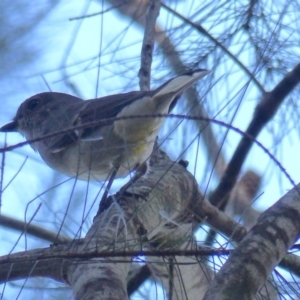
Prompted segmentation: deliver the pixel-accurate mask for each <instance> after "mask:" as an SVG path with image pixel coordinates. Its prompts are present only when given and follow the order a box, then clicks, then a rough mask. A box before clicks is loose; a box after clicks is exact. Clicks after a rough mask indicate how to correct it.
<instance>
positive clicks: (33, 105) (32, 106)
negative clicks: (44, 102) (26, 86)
mask: <svg viewBox="0 0 300 300" xmlns="http://www.w3.org/2000/svg"><path fill="white" fill-rule="evenodd" d="M39 103H40V101H39V100H38V99H32V100H30V101H29V103H28V104H27V109H28V110H34V109H35V108H36V107H37V106H38V105H39Z"/></svg>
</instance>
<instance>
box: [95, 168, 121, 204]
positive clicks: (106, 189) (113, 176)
mask: <svg viewBox="0 0 300 300" xmlns="http://www.w3.org/2000/svg"><path fill="white" fill-rule="evenodd" d="M119 169H120V164H119V163H118V164H117V165H115V166H114V168H113V170H112V172H111V174H110V175H109V179H108V183H107V185H106V187H105V191H104V193H103V195H102V198H101V202H102V201H105V200H106V198H107V196H108V193H109V190H110V188H111V186H112V184H113V182H114V180H115V178H116V175H117V173H118V171H119ZM101 202H100V203H101Z"/></svg>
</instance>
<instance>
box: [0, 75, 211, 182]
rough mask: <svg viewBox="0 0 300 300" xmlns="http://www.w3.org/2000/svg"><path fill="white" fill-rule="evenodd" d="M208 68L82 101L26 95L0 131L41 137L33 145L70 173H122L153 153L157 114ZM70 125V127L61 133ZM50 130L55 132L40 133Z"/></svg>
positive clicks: (92, 176)
mask: <svg viewBox="0 0 300 300" xmlns="http://www.w3.org/2000/svg"><path fill="white" fill-rule="evenodd" d="M209 72H210V71H208V70H204V69H198V70H195V71H192V72H189V73H186V74H183V75H181V76H178V77H175V78H173V79H170V80H169V81H167V82H166V83H164V84H163V85H161V86H160V87H158V88H157V89H155V90H152V91H134V92H129V93H124V94H116V95H110V96H105V97H102V98H97V99H91V100H86V101H84V100H82V99H80V98H77V97H75V96H72V95H68V94H64V93H56V92H45V93H40V94H37V95H35V96H32V97H30V98H29V99H27V100H25V101H24V102H23V103H22V104H21V105H20V107H19V109H18V111H17V114H16V116H15V117H14V119H13V121H12V122H10V123H8V124H6V125H4V126H3V127H1V128H0V131H1V132H19V133H20V134H22V135H23V136H24V137H25V138H26V139H27V141H29V142H30V141H31V140H33V139H36V138H41V139H40V140H39V141H36V142H32V143H30V145H31V147H32V148H33V149H34V150H35V151H38V152H39V154H40V155H41V157H42V158H43V160H44V161H45V162H46V164H48V165H49V166H50V167H51V168H53V169H55V170H57V171H59V172H61V173H64V174H66V175H68V176H71V177H73V176H77V177H78V178H79V179H83V180H99V181H104V180H107V179H108V177H109V176H110V174H111V173H112V172H113V171H114V172H115V177H116V178H117V177H123V176H126V175H128V174H129V172H131V171H132V170H135V169H136V168H137V167H138V166H140V165H141V164H142V163H143V162H145V160H147V158H148V157H149V156H150V155H151V152H152V150H153V145H154V142H155V139H156V136H157V134H158V131H159V129H160V128H161V126H162V124H163V122H164V118H161V117H160V118H159V117H155V115H157V114H167V113H168V112H169V111H170V110H171V109H172V108H173V107H174V105H175V104H176V101H177V100H178V98H179V97H180V95H181V94H182V92H183V91H184V90H185V89H187V88H188V87H190V86H191V85H192V84H193V83H194V82H195V81H197V80H199V79H200V78H202V77H204V76H206V75H207V74H208V73H209ZM143 115H148V117H144V118H143V117H142V116H143ZM149 115H153V117H151V118H150V117H149ZM134 116H136V118H134ZM137 116H139V117H137ZM115 117H117V118H124V119H120V120H114V118H115ZM130 117H132V118H130ZM106 119H108V120H107V122H103V121H104V120H106ZM101 121H102V122H101ZM97 122H99V123H98V124H97ZM80 126H81V127H80ZM76 127H77V128H76ZM68 128H74V129H72V130H71V131H69V132H67V133H59V132H60V131H62V130H65V129H68ZM52 133H57V135H55V136H52V137H50V138H45V139H43V138H42V137H43V136H45V135H49V134H52Z"/></svg>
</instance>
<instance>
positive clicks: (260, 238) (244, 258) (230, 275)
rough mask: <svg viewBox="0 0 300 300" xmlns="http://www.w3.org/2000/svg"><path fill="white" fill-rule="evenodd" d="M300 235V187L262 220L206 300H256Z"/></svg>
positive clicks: (271, 209) (214, 283) (278, 203)
mask: <svg viewBox="0 0 300 300" xmlns="http://www.w3.org/2000/svg"><path fill="white" fill-rule="evenodd" d="M299 235H300V184H299V185H297V186H296V187H295V188H294V189H292V190H291V191H289V192H288V193H287V194H286V195H285V196H284V197H282V198H281V199H280V200H279V201H278V202H276V203H275V204H274V205H273V206H272V207H270V208H269V209H268V210H267V211H265V212H264V213H263V214H262V215H261V216H260V217H259V219H258V222H257V224H256V225H255V226H254V227H253V228H252V230H251V231H250V232H249V233H248V234H247V236H246V237H245V238H244V239H243V241H242V242H241V243H240V244H239V245H238V247H237V248H236V249H235V250H234V251H233V253H232V254H231V256H230V257H229V259H228V260H227V261H226V263H225V264H224V266H223V267H222V268H221V270H220V271H219V273H218V274H217V275H216V278H215V280H214V281H213V282H212V284H211V286H210V288H209V290H208V291H207V293H206V295H205V297H204V299H207V300H208V299H209V300H214V299H218V300H219V299H220V300H221V299H241V300H243V299H245V300H246V299H254V297H255V295H256V293H257V292H258V291H259V290H260V288H261V287H262V286H263V285H264V283H265V282H266V280H267V278H268V276H269V275H270V274H271V272H272V271H273V270H274V268H275V267H276V266H277V265H278V263H279V262H280V260H281V259H282V258H283V257H284V256H285V255H286V252H287V250H288V249H289V248H290V247H291V246H292V245H293V243H294V242H295V240H296V239H297V238H298V237H299ZM237 274H238V276H237Z"/></svg>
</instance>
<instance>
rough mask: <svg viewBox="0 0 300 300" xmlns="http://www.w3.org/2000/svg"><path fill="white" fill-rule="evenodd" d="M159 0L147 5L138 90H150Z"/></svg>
mask: <svg viewBox="0 0 300 300" xmlns="http://www.w3.org/2000/svg"><path fill="white" fill-rule="evenodd" d="M159 10H160V0H151V1H150V4H149V6H148V12H147V18H146V24H145V33H144V39H143V45H142V51H141V68H140V70H139V78H140V90H141V91H149V90H150V80H151V64H152V54H153V48H154V36H155V24H156V19H157V17H158V15H159Z"/></svg>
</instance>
